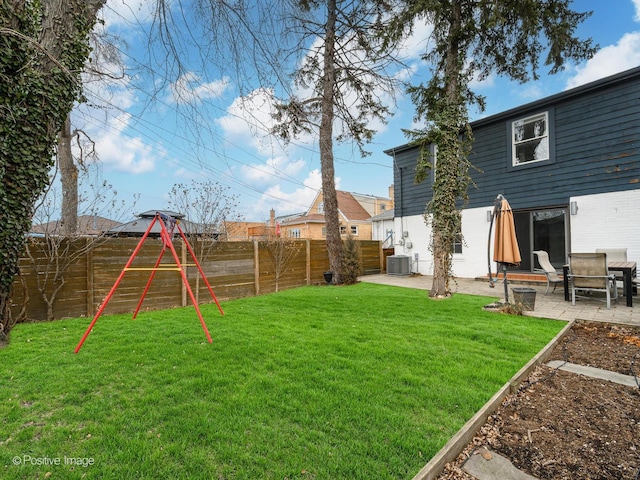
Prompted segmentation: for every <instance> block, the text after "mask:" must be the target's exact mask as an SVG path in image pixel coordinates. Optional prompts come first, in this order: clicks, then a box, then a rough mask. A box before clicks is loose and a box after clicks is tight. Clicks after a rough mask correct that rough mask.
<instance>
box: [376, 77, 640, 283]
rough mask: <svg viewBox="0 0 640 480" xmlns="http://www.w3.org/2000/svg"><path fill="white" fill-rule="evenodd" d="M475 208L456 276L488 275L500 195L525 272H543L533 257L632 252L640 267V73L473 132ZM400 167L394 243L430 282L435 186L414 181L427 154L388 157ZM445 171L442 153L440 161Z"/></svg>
mask: <svg viewBox="0 0 640 480" xmlns="http://www.w3.org/2000/svg"><path fill="white" fill-rule="evenodd" d="M472 128H473V134H474V143H473V152H472V154H471V156H470V158H469V159H470V161H471V163H472V164H473V165H474V167H475V168H476V169H477V171H474V170H472V172H471V175H472V177H473V180H474V182H475V186H470V187H469V203H468V205H466V206H465V210H464V212H463V227H462V228H463V231H462V234H463V236H464V238H465V242H464V247H463V248H462V249H461V253H458V254H456V255H455V256H454V273H455V274H456V275H458V276H461V277H472V276H476V275H479V274H482V273H483V272H486V264H487V235H488V230H489V223H488V222H487V212H488V211H490V210H491V208H492V205H493V202H494V199H495V198H496V196H497V194H504V196H505V197H506V198H507V199H508V200H509V203H510V204H511V207H512V208H513V210H514V214H515V219H516V233H517V236H518V242H519V244H520V250H521V254H522V259H523V261H522V264H521V266H520V269H521V270H525V271H530V270H531V269H532V268H533V267H534V266H535V265H534V258H533V253H532V252H533V250H538V249H541V250H546V251H548V252H549V254H550V257H551V260H552V263H554V264H556V265H558V266H561V265H562V264H563V263H564V262H565V261H566V258H567V254H568V253H569V252H571V251H595V249H596V248H627V253H628V257H630V258H629V259H630V260H640V68H634V69H632V70H628V71H625V72H622V73H619V74H616V75H613V76H611V77H607V78H604V79H602V80H599V81H596V82H593V83H590V84H587V85H583V86H580V87H577V88H574V89H571V90H567V91H565V92H562V93H559V94H557V95H553V96H550V97H547V98H544V99H541V100H538V101H536V102H532V103H529V104H526V105H522V106H520V107H517V108H514V109H511V110H508V111H505V112H503V113H500V114H497V115H493V116H491V117H487V118H484V119H481V120H478V121H475V122H473V123H472ZM385 153H387V154H388V155H391V156H392V157H393V159H394V184H395V198H394V200H395V215H396V220H395V228H396V230H401V231H402V232H403V235H402V236H399V235H397V234H396V235H395V237H394V238H400V239H401V238H411V240H412V241H410V242H409V244H410V245H411V246H412V248H411V249H408V248H407V247H406V244H405V243H404V242H402V244H398V245H396V253H397V254H402V253H404V254H409V255H410V256H411V257H412V258H413V259H415V254H416V253H418V254H419V255H418V258H419V259H420V258H421V259H423V261H422V262H420V261H419V260H416V261H415V263H414V264H413V265H412V271H415V272H419V273H424V274H429V273H431V267H430V252H429V251H428V248H427V247H428V241H429V235H430V231H429V229H428V228H427V227H426V226H425V225H424V221H423V220H422V214H423V212H424V209H425V205H426V204H427V202H428V201H429V199H430V196H431V182H430V181H429V180H426V181H424V182H422V183H421V184H416V183H415V182H414V175H415V165H416V159H417V155H418V152H417V149H416V147H412V146H409V145H404V146H400V147H397V148H392V149H389V150H387V151H386V152H385ZM436 164H437V154H436Z"/></svg>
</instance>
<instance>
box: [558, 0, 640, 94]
mask: <svg viewBox="0 0 640 480" xmlns="http://www.w3.org/2000/svg"><path fill="white" fill-rule="evenodd" d="M635 4H636V13H638V12H639V8H640V0H635ZM638 65H640V32H631V33H625V34H624V36H623V37H622V38H621V39H620V40H619V41H618V43H617V44H615V45H609V46H607V47H604V48H602V49H601V50H599V51H598V53H596V54H595V55H594V56H593V58H592V59H590V60H589V61H588V62H587V63H586V64H585V66H584V67H582V68H578V73H577V74H576V75H574V76H573V77H572V78H570V79H569V80H568V81H567V87H566V88H567V89H569V88H573V87H577V86H579V85H584V84H585V83H589V82H593V81H595V80H598V79H600V78H604V77H607V76H609V75H614V74H616V73H618V72H622V71H624V70H628V69H630V68H633V67H637V66H638Z"/></svg>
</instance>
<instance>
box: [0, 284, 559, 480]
mask: <svg viewBox="0 0 640 480" xmlns="http://www.w3.org/2000/svg"><path fill="white" fill-rule="evenodd" d="M489 301H490V299H488V298H486V297H475V296H467V295H455V296H454V297H453V298H451V299H447V300H440V301H434V300H430V299H428V298H427V296H426V293H425V292H424V291H419V290H412V289H405V288H397V287H389V286H383V285H373V284H366V283H360V284H357V285H354V286H350V287H326V286H323V287H304V288H298V289H294V290H288V291H284V292H280V293H276V294H271V295H264V296H259V297H252V298H246V299H240V300H234V301H228V302H223V304H222V307H223V308H224V310H225V315H224V316H221V315H220V313H219V312H218V309H217V307H216V306H215V304H213V305H207V306H204V307H203V309H202V311H203V314H204V318H205V321H206V322H207V326H208V328H209V331H210V332H211V336H212V337H213V344H209V343H208V342H207V341H206V338H205V335H204V332H203V330H202V327H201V325H200V322H199V320H198V317H197V315H196V313H195V310H194V309H193V307H188V308H183V309H175V310H163V311H157V312H146V313H142V314H140V315H139V316H138V318H137V319H136V320H132V319H131V315H114V316H104V317H101V318H100V319H99V320H98V322H97V323H96V325H95V327H94V329H93V332H92V333H91V334H90V335H89V337H88V338H87V340H86V342H85V344H84V346H83V347H82V349H81V350H80V352H79V353H78V354H74V353H73V350H74V348H75V346H76V344H77V343H78V341H79V340H80V338H81V336H82V334H83V333H84V331H85V329H86V328H87V326H88V325H89V323H90V320H91V319H90V318H80V319H69V320H61V321H56V322H52V323H39V324H20V325H17V326H16V327H15V328H14V330H13V332H12V334H11V342H10V344H9V346H8V347H6V348H4V349H1V350H0V469H1V471H0V478H29V479H33V478H46V477H45V476H46V475H47V473H48V472H50V475H51V478H64V479H68V478H108V479H128V478H131V479H134V478H135V479H159V478H166V479H169V478H172V479H178V478H185V479H199V478H202V479H227V478H233V479H295V478H298V479H368V480H369V479H372V478H375V479H385V478H398V479H405V478H411V477H412V476H413V475H415V474H416V473H417V472H418V470H420V468H421V467H422V466H423V465H424V464H425V463H426V462H427V461H428V460H429V458H430V457H431V456H433V455H434V454H435V453H436V452H437V451H438V450H439V449H440V448H441V447H442V446H443V445H444V444H445V443H446V441H447V440H448V439H449V438H450V437H451V436H452V435H453V434H454V433H455V432H456V431H457V430H458V429H459V428H460V427H461V426H462V425H463V424H464V423H465V422H466V421H467V420H468V419H469V418H470V417H472V416H473V415H474V414H475V413H476V411H477V410H478V409H479V408H480V407H481V406H482V405H483V404H484V403H485V402H486V401H487V400H488V399H489V398H490V397H491V396H493V394H494V393H495V392H496V391H497V390H498V389H499V388H500V387H502V386H503V385H504V384H505V383H506V381H507V380H508V379H509V378H510V377H511V376H512V375H513V374H514V373H516V372H517V371H518V370H519V369H520V368H521V367H522V366H523V365H524V364H525V363H526V362H527V361H529V359H531V358H532V357H533V356H534V355H535V354H536V353H537V352H538V351H539V350H540V349H541V348H542V347H543V346H544V345H545V344H546V343H547V342H548V341H549V340H551V338H553V336H555V335H556V334H557V333H558V332H559V331H560V330H561V328H562V327H563V326H564V325H565V324H564V323H561V322H557V321H550V320H540V319H535V318H531V317H518V316H509V315H502V314H497V313H491V312H484V311H483V310H482V308H481V307H482V306H483V305H485V304H487V303H489ZM74 459H75V460H74ZM52 462H54V464H53V465H51V463H52ZM55 462H59V463H60V465H56V464H55ZM70 462H76V463H80V464H82V463H83V462H84V463H85V464H86V466H82V465H69V463H70ZM65 463H66V464H65Z"/></svg>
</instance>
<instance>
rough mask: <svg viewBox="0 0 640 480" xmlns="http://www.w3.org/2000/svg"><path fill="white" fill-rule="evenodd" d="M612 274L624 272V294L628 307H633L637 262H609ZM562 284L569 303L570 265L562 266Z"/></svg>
mask: <svg viewBox="0 0 640 480" xmlns="http://www.w3.org/2000/svg"><path fill="white" fill-rule="evenodd" d="M607 268H608V269H609V271H611V272H622V283H623V285H624V287H623V292H624V295H625V297H626V299H627V307H633V282H632V280H633V277H635V276H636V262H607ZM562 275H563V278H562V282H563V285H564V299H565V301H567V302H568V301H569V300H570V298H569V265H568V264H566V265H563V266H562Z"/></svg>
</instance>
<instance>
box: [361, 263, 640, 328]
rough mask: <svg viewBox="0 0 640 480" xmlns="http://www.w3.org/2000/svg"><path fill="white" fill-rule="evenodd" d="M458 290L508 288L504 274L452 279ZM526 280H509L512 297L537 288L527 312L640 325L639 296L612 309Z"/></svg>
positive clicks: (397, 278) (427, 281)
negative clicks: (491, 277) (516, 289)
mask: <svg viewBox="0 0 640 480" xmlns="http://www.w3.org/2000/svg"><path fill="white" fill-rule="evenodd" d="M360 280H361V281H362V282H370V283H381V284H385V285H395V286H399V287H409V288H418V289H422V290H428V289H429V288H431V282H432V277H431V276H430V275H406V276H401V275H387V274H378V275H365V276H362V277H360ZM452 282H453V283H452V289H453V291H454V293H466V294H470V295H483V296H488V297H495V298H502V297H503V296H504V295H503V293H504V288H503V284H502V277H500V279H499V281H498V282H497V283H496V285H495V287H494V288H491V287H490V285H489V281H488V279H474V278H456V279H454V280H453V281H452ZM538 283H539V284H537V283H536V282H531V281H528V282H522V281H519V280H511V279H509V298H510V299H511V298H512V291H511V288H513V287H523V286H526V287H527V288H534V289H535V290H536V302H535V310H534V311H531V312H524V313H525V315H529V316H534V317H543V318H555V319H558V320H566V321H571V320H576V319H579V320H588V321H596V322H611V323H620V324H626V325H635V326H640V304H639V303H638V302H639V301H640V299H639V298H638V297H635V298H634V300H635V302H634V303H636V306H634V307H627V306H626V303H625V298H624V297H621V296H620V297H618V301H617V302H615V301H614V302H612V304H611V309H609V310H608V309H607V307H606V305H605V303H604V302H601V301H599V300H598V299H583V298H581V299H578V300H577V301H576V304H575V305H571V302H570V301H569V302H567V301H565V299H564V290H563V288H562V286H561V285H559V286H558V287H557V288H556V290H555V292H554V293H551V291H549V293H548V294H547V295H545V293H544V292H545V290H546V283H542V282H538Z"/></svg>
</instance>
